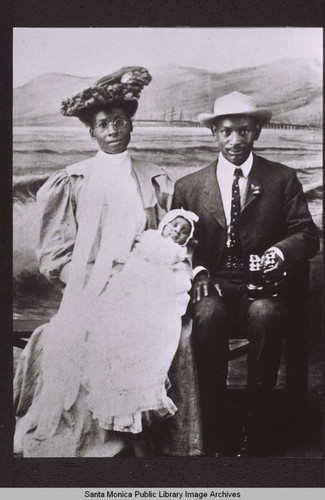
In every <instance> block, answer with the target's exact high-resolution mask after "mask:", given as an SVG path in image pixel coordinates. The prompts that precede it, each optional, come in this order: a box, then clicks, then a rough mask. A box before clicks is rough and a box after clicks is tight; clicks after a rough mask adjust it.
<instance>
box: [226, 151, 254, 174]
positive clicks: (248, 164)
mask: <svg viewBox="0 0 325 500" xmlns="http://www.w3.org/2000/svg"><path fill="white" fill-rule="evenodd" d="M252 165H253V153H252V152H251V153H250V154H249V157H248V158H247V160H246V161H245V162H244V163H243V164H242V165H238V166H237V165H234V164H233V163H230V161H228V160H226V158H225V157H224V156H223V154H222V153H219V158H218V172H219V173H221V172H222V175H223V176H224V175H229V176H230V175H231V177H232V176H233V175H234V171H235V170H236V168H241V169H242V171H243V174H244V177H247V176H248V174H249V172H250V171H251V168H252Z"/></svg>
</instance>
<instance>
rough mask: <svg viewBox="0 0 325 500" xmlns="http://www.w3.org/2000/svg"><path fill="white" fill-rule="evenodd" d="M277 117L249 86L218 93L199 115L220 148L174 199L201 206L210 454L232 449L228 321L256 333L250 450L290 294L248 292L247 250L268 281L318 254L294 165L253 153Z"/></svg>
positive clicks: (176, 203)
mask: <svg viewBox="0 0 325 500" xmlns="http://www.w3.org/2000/svg"><path fill="white" fill-rule="evenodd" d="M270 118H271V112H270V111H269V110H268V109H266V108H258V107H257V106H256V104H255V102H254V100H253V99H252V98H251V97H249V96H247V95H245V94H242V93H239V92H232V93H231V94H228V95H225V96H223V97H220V98H218V99H216V101H215V104H214V112H213V114H208V113H202V114H200V115H199V121H200V123H201V124H202V125H204V126H206V127H208V128H210V129H211V131H212V134H213V136H214V138H215V139H216V143H217V146H218V148H219V151H220V152H219V156H218V158H217V160H215V161H213V163H211V164H210V165H209V166H208V167H206V168H204V169H203V170H200V171H198V172H195V173H193V174H190V175H187V176H185V177H183V178H182V179H180V180H179V181H177V183H176V185H175V192H174V198H173V203H172V207H173V208H177V207H183V208H184V209H186V210H191V211H193V212H195V213H196V214H197V215H198V216H199V222H198V223H197V225H196V238H197V240H198V246H197V248H196V250H195V251H194V257H193V265H194V276H195V277H194V282H193V321H194V322H193V345H194V351H195V354H196V359H197V365H198V373H199V383H200V392H201V403H202V413H203V425H204V433H205V445H206V452H207V454H208V455H213V456H214V455H215V454H216V453H217V454H219V455H223V454H227V453H228V450H227V446H226V443H225V439H224V437H225V408H226V379H227V355H228V339H229V329H230V326H231V324H233V323H234V322H235V323H236V324H237V325H240V326H241V328H243V327H244V328H245V331H246V333H247V338H248V339H249V340H250V344H249V354H248V366H247V368H248V379H247V408H246V425H245V426H244V433H243V441H242V447H241V448H242V450H241V452H242V453H249V452H251V429H252V427H253V425H254V419H255V416H256V405H257V397H258V395H259V394H263V395H264V397H267V395H268V394H269V393H270V390H271V389H272V388H273V387H274V386H275V384H276V380H277V373H278V368H279V363H280V355H281V335H280V326H281V320H282V317H283V315H282V313H283V307H284V304H283V303H282V301H281V299H280V298H279V295H278V296H276V297H274V296H273V295H276V293H272V292H270V293H269V294H264V295H262V296H260V297H257V298H256V300H250V297H249V296H248V291H247V286H246V285H247V270H248V266H249V256H250V255H253V257H252V259H255V260H256V261H257V262H258V264H259V265H261V272H263V275H264V282H265V283H268V286H269V287H271V288H272V284H275V283H278V282H279V281H281V280H282V279H283V278H284V276H285V274H286V273H287V272H290V270H291V269H293V268H294V267H295V266H296V265H297V264H298V263H300V262H301V261H303V260H304V259H308V258H311V257H313V256H314V255H315V253H316V252H317V250H318V245H319V243H318V236H317V229H316V226H315V225H314V223H313V221H312V219H311V216H310V213H309V211H308V207H307V203H306V200H305V196H304V194H303V190H302V186H301V184H300V182H299V181H298V179H297V177H296V173H295V171H294V170H292V169H290V168H289V167H286V166H284V165H281V164H279V163H274V162H270V161H268V160H266V159H264V158H261V157H259V156H256V155H255V154H253V153H252V150H253V145H254V142H255V141H256V140H257V139H258V138H259V135H260V132H261V128H262V126H263V125H264V124H265V123H267V122H268V121H269V120H270ZM259 258H261V260H260V261H259ZM252 265H254V263H253V264H252ZM251 298H252V297H251Z"/></svg>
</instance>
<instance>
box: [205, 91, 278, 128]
mask: <svg viewBox="0 0 325 500" xmlns="http://www.w3.org/2000/svg"><path fill="white" fill-rule="evenodd" d="M228 115H247V116H253V117H254V118H256V119H257V120H258V122H259V123H260V124H261V125H264V124H265V123H267V122H268V121H270V119H271V116H272V112H271V111H270V110H269V109H267V108H259V107H257V105H256V103H255V101H254V99H253V98H252V97H251V96H248V95H246V94H242V93H241V92H231V93H230V94H227V95H224V96H222V97H219V98H218V99H216V100H215V102H214V109H213V113H212V114H211V113H200V114H199V116H198V120H199V122H200V123H201V125H203V126H204V127H208V128H211V125H212V123H213V121H214V120H215V119H216V118H218V117H219V116H228Z"/></svg>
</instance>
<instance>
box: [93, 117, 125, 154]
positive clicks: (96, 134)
mask: <svg viewBox="0 0 325 500" xmlns="http://www.w3.org/2000/svg"><path fill="white" fill-rule="evenodd" d="M131 132H132V122H131V120H130V118H129V117H128V115H127V113H126V112H125V110H124V109H123V108H122V107H114V108H111V109H110V110H108V111H98V112H97V113H96V114H95V115H94V117H93V121H92V126H91V128H90V134H91V136H92V137H93V138H94V139H96V141H97V143H98V146H99V147H100V149H101V150H102V151H104V153H108V154H117V153H123V151H125V150H126V148H127V146H128V144H129V142H130V139H131Z"/></svg>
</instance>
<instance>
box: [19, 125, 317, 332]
mask: <svg viewBox="0 0 325 500" xmlns="http://www.w3.org/2000/svg"><path fill="white" fill-rule="evenodd" d="M131 145H132V147H131V148H130V151H131V153H132V152H134V153H135V154H136V155H137V158H139V159H140V160H141V159H146V161H148V159H149V160H150V161H151V162H152V163H156V164H158V165H161V166H163V167H165V168H166V170H167V171H168V173H169V174H170V176H171V177H172V178H173V179H175V180H176V179H177V178H179V177H181V176H183V175H186V174H187V173H189V172H191V171H194V170H197V169H199V168H202V167H204V166H206V165H207V164H209V163H210V162H211V161H213V160H214V159H215V157H216V148H215V145H214V140H213V138H212V136H211V133H210V132H209V131H208V130H205V129H200V128H193V129H191V128H176V127H175V128H168V127H159V128H158V127H157V128H149V127H138V128H137V127H136V128H135V129H134V131H133V135H132V142H131ZM95 152H96V143H95V142H94V141H93V140H92V139H91V138H90V135H89V133H88V131H87V129H86V128H84V127H83V126H76V127H16V128H14V133H13V174H14V191H13V194H14V208H13V219H14V242H13V254H14V322H15V323H14V328H15V329H19V330H30V329H32V328H34V327H35V326H37V325H39V324H41V323H43V322H44V321H47V320H48V319H49V318H50V317H51V316H52V315H53V313H54V312H55V311H56V309H57V307H58V304H59V301H60V299H61V296H62V295H61V289H60V288H58V287H57V286H53V285H51V284H50V283H49V282H48V281H47V280H46V279H45V278H44V277H42V276H41V275H40V273H39V271H38V266H37V260H36V254H35V241H36V228H37V213H36V210H35V193H36V191H37V189H38V188H39V187H40V186H41V185H42V183H43V182H44V181H45V180H46V178H47V177H48V176H49V175H50V174H51V173H53V172H55V171H57V170H59V169H61V168H64V167H65V166H66V165H69V164H71V163H75V162H77V161H80V160H83V159H86V158H88V157H90V156H92V155H93V154H94V153H95ZM255 152H256V153H257V154H260V155H261V156H264V157H265V158H268V159H270V160H273V161H279V162H281V163H284V164H286V165H288V166H290V167H292V168H294V169H295V170H296V171H297V175H298V177H299V179H300V180H301V182H302V184H303V187H304V191H305V193H306V196H307V199H308V202H309V208H310V211H311V214H312V216H313V218H314V220H315V222H316V224H317V226H318V227H319V229H320V230H322V228H321V223H322V196H323V186H322V133H321V131H320V130H316V129H310V130H270V129H266V130H263V132H262V134H261V137H260V139H259V141H258V142H257V143H256V148H255Z"/></svg>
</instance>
